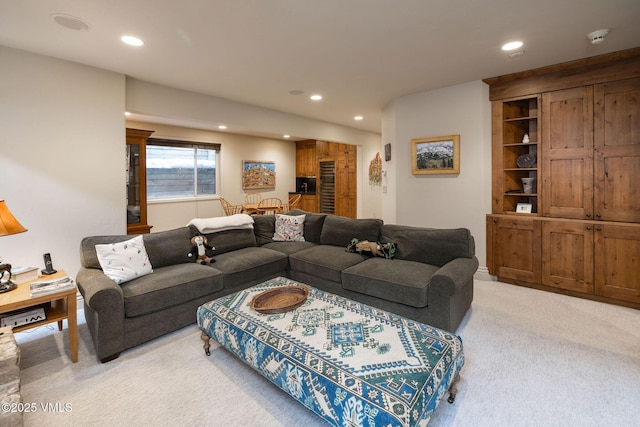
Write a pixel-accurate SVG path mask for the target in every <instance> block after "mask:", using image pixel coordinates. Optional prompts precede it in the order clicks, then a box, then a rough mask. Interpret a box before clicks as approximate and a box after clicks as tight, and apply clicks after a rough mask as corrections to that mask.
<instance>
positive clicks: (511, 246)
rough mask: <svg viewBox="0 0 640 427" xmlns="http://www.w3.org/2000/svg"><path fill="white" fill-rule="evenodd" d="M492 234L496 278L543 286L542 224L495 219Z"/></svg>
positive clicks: (521, 220)
mask: <svg viewBox="0 0 640 427" xmlns="http://www.w3.org/2000/svg"><path fill="white" fill-rule="evenodd" d="M491 232H492V236H491V239H492V242H493V254H492V258H493V259H492V264H493V270H494V272H495V275H496V276H498V278H505V279H512V280H518V281H521V282H528V283H540V221H534V220H532V219H525V218H522V219H521V218H513V219H512V218H503V217H493V219H492V230H491Z"/></svg>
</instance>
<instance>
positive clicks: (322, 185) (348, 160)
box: [296, 140, 358, 218]
mask: <svg viewBox="0 0 640 427" xmlns="http://www.w3.org/2000/svg"><path fill="white" fill-rule="evenodd" d="M356 154H357V146H355V145H351V144H341V143H336V142H328V141H308V140H307V141H299V142H297V143H296V175H297V176H298V177H303V176H317V191H318V196H317V197H316V196H313V200H311V199H310V196H306V198H307V201H306V203H305V200H304V199H305V196H303V200H302V201H301V209H304V210H307V209H305V208H304V207H303V206H308V207H313V210H309V212H326V213H333V214H336V215H340V216H346V217H350V218H355V217H356V215H357V194H358V191H357V182H358V180H357V173H358V167H357V155H356ZM321 161H322V162H324V163H325V164H328V163H331V164H332V167H331V168H329V169H330V176H327V175H326V173H327V172H326V170H325V175H323V173H322V172H321V171H320V162H321ZM311 163H312V164H313V167H311V166H310V164H311ZM305 174H307V175H305ZM327 191H329V192H330V194H326V193H327ZM329 199H330V203H322V202H323V201H326V200H329ZM326 206H330V208H329V209H327V208H326Z"/></svg>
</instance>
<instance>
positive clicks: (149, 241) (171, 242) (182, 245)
mask: <svg viewBox="0 0 640 427" xmlns="http://www.w3.org/2000/svg"><path fill="white" fill-rule="evenodd" d="M197 232H198V230H197V229H196V228H195V227H180V228H176V229H173V230H167V231H158V232H155V233H149V234H143V235H142V238H143V239H144V246H145V247H146V248H147V253H148V254H149V261H151V265H152V266H153V268H158V267H165V266H168V265H174V264H184V263H191V262H193V258H191V257H190V256H189V254H190V253H191V238H192V237H193V236H195V235H196V234H197Z"/></svg>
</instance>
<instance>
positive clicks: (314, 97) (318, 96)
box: [311, 95, 322, 101]
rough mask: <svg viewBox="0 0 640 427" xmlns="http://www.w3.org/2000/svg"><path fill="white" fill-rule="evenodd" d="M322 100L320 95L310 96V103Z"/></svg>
mask: <svg viewBox="0 0 640 427" xmlns="http://www.w3.org/2000/svg"><path fill="white" fill-rule="evenodd" d="M321 99H322V95H311V100H312V101H320V100H321Z"/></svg>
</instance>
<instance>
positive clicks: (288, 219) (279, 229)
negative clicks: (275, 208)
mask: <svg viewBox="0 0 640 427" xmlns="http://www.w3.org/2000/svg"><path fill="white" fill-rule="evenodd" d="M303 233H304V215H296V216H294V215H281V214H276V232H275V233H274V234H273V240H275V241H278V242H304V235H303Z"/></svg>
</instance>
